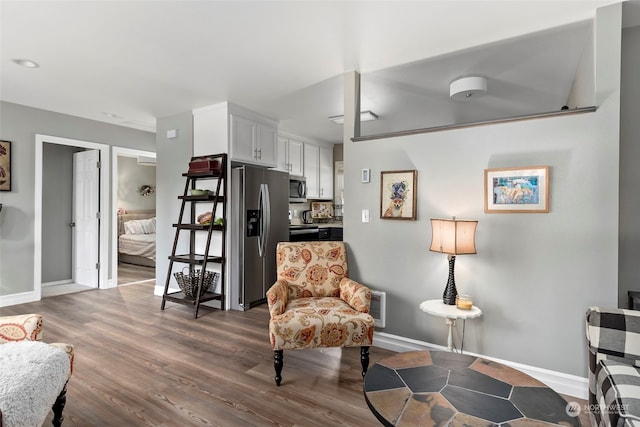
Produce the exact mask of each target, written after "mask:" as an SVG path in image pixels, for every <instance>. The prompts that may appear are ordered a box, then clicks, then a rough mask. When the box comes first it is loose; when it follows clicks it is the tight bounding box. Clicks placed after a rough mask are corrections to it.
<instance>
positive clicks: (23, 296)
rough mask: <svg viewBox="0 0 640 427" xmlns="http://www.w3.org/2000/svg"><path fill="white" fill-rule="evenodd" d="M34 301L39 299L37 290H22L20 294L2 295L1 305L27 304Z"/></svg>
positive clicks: (0, 298) (0, 297)
mask: <svg viewBox="0 0 640 427" xmlns="http://www.w3.org/2000/svg"><path fill="white" fill-rule="evenodd" d="M34 301H38V298H36V293H35V292H33V291H31V292H21V293H19V294H11V295H5V296H0V307H9V306H11V305H18V304H25V303H27V302H34Z"/></svg>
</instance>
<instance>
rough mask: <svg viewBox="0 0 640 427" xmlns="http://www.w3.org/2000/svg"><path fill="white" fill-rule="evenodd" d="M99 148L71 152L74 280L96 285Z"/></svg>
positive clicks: (78, 282)
mask: <svg viewBox="0 0 640 427" xmlns="http://www.w3.org/2000/svg"><path fill="white" fill-rule="evenodd" d="M99 161H100V151H98V150H86V151H80V152H78V153H75V154H74V155H73V223H74V224H75V226H74V227H72V230H73V231H72V233H73V239H72V242H73V280H74V282H75V283H77V284H80V285H86V286H91V287H94V288H97V287H98V283H99V279H98V277H99V276H98V261H99V250H98V248H99V244H100V238H99V232H100V220H99V212H100V169H99V167H98V162H99Z"/></svg>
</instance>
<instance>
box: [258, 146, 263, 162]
mask: <svg viewBox="0 0 640 427" xmlns="http://www.w3.org/2000/svg"><path fill="white" fill-rule="evenodd" d="M258 160H262V148H260V149H259V150H258Z"/></svg>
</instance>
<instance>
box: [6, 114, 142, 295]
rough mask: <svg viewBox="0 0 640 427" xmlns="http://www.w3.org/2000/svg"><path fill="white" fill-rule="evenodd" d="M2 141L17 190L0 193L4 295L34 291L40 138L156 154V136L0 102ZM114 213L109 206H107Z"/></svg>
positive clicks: (13, 186)
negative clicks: (6, 145)
mask: <svg viewBox="0 0 640 427" xmlns="http://www.w3.org/2000/svg"><path fill="white" fill-rule="evenodd" d="M0 130H1V131H0V132H1V134H0V138H1V139H5V140H9V141H12V145H11V149H12V178H13V181H12V191H10V192H1V193H0V203H3V204H4V207H3V209H2V213H0V296H1V295H11V294H16V293H21V292H32V291H33V283H34V278H33V258H34V256H33V247H34V200H33V195H34V191H35V184H34V181H35V135H36V134H37V133H39V134H45V135H52V136H58V137H63V138H71V139H79V140H84V141H92V142H96V143H102V144H108V145H116V146H120V147H128V148H135V149H139V150H147V151H155V135H154V134H153V133H150V132H143V131H139V130H135V129H130V128H125V127H122V126H115V125H111V124H108V123H103V122H98V121H93V120H86V119H81V118H79V117H74V116H69V115H65V114H59V113H54V112H51V111H45V110H40V109H36V108H31V107H26V106H23V105H17V104H12V103H8V102H0ZM108 208H109V209H110V207H108Z"/></svg>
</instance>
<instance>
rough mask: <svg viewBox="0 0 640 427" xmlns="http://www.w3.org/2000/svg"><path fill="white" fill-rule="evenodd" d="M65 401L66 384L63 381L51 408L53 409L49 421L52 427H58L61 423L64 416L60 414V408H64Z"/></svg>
mask: <svg viewBox="0 0 640 427" xmlns="http://www.w3.org/2000/svg"><path fill="white" fill-rule="evenodd" d="M66 403H67V384H66V383H65V385H64V387H63V388H62V391H61V392H60V394H59V395H58V397H57V398H56V401H55V402H54V404H53V407H52V408H51V409H52V410H53V421H52V422H51V423H52V424H53V425H54V427H60V426H61V425H62V420H64V417H63V416H62V410H63V409H64V405H65V404H66Z"/></svg>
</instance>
